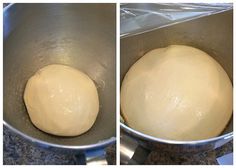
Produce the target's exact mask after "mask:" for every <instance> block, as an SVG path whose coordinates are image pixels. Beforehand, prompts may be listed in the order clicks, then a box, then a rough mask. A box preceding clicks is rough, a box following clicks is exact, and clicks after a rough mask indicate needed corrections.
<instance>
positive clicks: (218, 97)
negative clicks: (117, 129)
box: [121, 45, 233, 141]
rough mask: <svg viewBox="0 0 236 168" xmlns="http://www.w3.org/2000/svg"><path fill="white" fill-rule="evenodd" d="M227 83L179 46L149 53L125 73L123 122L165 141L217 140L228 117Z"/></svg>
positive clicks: (208, 60)
mask: <svg viewBox="0 0 236 168" xmlns="http://www.w3.org/2000/svg"><path fill="white" fill-rule="evenodd" d="M232 93H233V91H232V84H231V81H230V79H229V77H228V75H227V74H226V72H225V71H224V69H223V68H222V67H221V66H220V64H219V63H217V62H216V61H215V60H214V59H213V58H212V57H210V56H209V55H208V54H206V53H205V52H203V51H201V50H199V49H196V48H193V47H189V46H184V45H171V46H168V47H166V48H159V49H155V50H152V51H150V52H148V53H147V54H145V55H144V56H143V57H142V58H140V59H139V60H138V61H137V62H136V63H135V64H134V65H133V66H132V67H131V68H130V69H129V71H128V72H127V74H126V76H125V78H124V80H123V83H122V88H121V110H122V115H123V117H124V118H125V121H126V123H127V124H128V125H129V126H130V127H132V128H134V129H136V130H138V131H140V132H143V133H145V134H148V135H151V136H155V137H158V138H162V139H168V140H186V141H190V140H202V139H207V138H211V137H215V136H217V135H219V134H220V133H221V132H222V131H223V129H224V128H225V126H226V125H227V123H228V121H229V119H230V117H231V115H232V107H233V105H232V98H233V95H232Z"/></svg>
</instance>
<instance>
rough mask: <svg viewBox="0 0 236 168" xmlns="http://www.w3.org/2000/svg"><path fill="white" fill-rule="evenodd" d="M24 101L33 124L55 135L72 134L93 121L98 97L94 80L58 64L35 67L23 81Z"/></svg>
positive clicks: (85, 129) (87, 127) (80, 130)
mask: <svg viewBox="0 0 236 168" xmlns="http://www.w3.org/2000/svg"><path fill="white" fill-rule="evenodd" d="M24 101H25V104H26V107H27V111H28V113H29V116H30V119H31V121H32V122H33V124H34V125H35V126H36V127H37V128H39V129H40V130H42V131H45V132H47V133H50V134H53V135H59V136H76V135H80V134H82V133H84V132H86V131H88V130H89V129H90V128H91V127H92V125H93V124H94V122H95V120H96V117H97V114H98V110H99V100H98V93H97V88H96V86H95V84H94V82H93V81H92V80H91V79H90V78H89V77H88V76H87V75H86V74H84V73H82V72H81V71H79V70H77V69H75V68H72V67H69V66H65V65H59V64H52V65H48V66H46V67H44V68H42V69H40V70H38V71H37V72H36V73H35V74H34V75H33V76H32V77H31V78H30V79H29V80H28V82H27V84H26V88H25V92H24Z"/></svg>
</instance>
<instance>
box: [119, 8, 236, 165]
mask: <svg viewBox="0 0 236 168" xmlns="http://www.w3.org/2000/svg"><path fill="white" fill-rule="evenodd" d="M170 44H183V45H190V46H193V47H196V48H199V49H201V50H203V51H205V52H207V53H208V54H209V55H211V56H212V57H214V59H216V60H217V61H218V62H219V63H220V64H221V65H222V66H223V68H224V69H225V71H226V72H227V73H228V75H229V77H230V79H231V81H233V11H232V10H229V11H226V12H222V13H218V14H214V15H209V16H205V17H201V18H198V19H194V20H191V21H186V22H182V23H177V24H174V25H170V26H167V27H163V28H160V29H157V30H152V31H150V32H146V33H142V34H138V35H133V36H132V35H131V36H128V37H123V38H121V43H120V46H121V52H120V53H121V61H120V62H121V69H120V78H121V81H122V79H123V78H124V76H125V74H126V72H127V71H128V69H129V68H130V67H131V66H132V65H133V64H134V63H135V62H136V61H137V60H138V59H139V58H140V57H142V56H143V55H144V54H145V53H146V52H148V51H150V50H152V49H155V48H160V47H166V46H168V45H170ZM186 120H187V118H186ZM232 138H233V117H232V119H231V121H230V122H229V124H228V126H227V128H225V130H224V132H222V134H221V135H219V136H218V137H215V138H211V139H206V140H199V141H173V140H168V139H160V138H157V137H152V136H148V135H146V134H144V133H141V132H139V131H136V130H134V129H132V128H130V127H128V126H127V125H125V124H124V123H121V161H122V162H123V163H124V164H127V163H128V162H129V159H132V157H133V154H134V152H135V150H136V148H137V147H138V145H141V146H142V147H144V148H146V149H151V150H157V151H159V152H161V151H168V152H176V153H180V154H181V153H183V152H184V153H186V152H187V153H197V152H202V151H207V150H212V149H215V148H218V147H220V146H222V145H224V144H225V143H227V142H228V141H230V140H232ZM139 150H140V149H139Z"/></svg>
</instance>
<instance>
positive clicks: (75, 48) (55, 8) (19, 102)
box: [3, 4, 116, 151]
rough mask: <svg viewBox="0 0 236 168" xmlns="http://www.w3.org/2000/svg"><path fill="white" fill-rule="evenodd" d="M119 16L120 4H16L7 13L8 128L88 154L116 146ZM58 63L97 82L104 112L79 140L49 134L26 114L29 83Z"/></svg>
mask: <svg viewBox="0 0 236 168" xmlns="http://www.w3.org/2000/svg"><path fill="white" fill-rule="evenodd" d="M115 13H116V7H115V4H13V5H10V6H8V7H6V8H5V9H4V18H3V19H4V47H3V56H4V58H3V64H4V67H3V72H4V74H3V81H4V83H3V84H4V92H3V96H4V101H3V106H4V108H3V111H4V113H3V118H4V125H6V126H7V127H8V128H10V129H11V130H13V131H14V132H16V133H17V134H19V135H21V136H23V137H24V138H25V139H27V140H29V141H31V142H33V143H36V144H38V145H41V146H44V147H47V148H57V149H60V148H62V149H75V150H76V151H78V150H80V151H82V150H83V151H84V150H86V151H87V150H96V149H100V148H104V147H106V146H108V145H110V144H112V143H114V142H115V136H116V108H115V102H116V101H115V100H116V98H115V96H116V94H115V90H116V89H115V88H116V80H115V47H116V37H115V36H116V14H115ZM54 63H57V64H65V65H69V66H72V67H75V68H77V69H79V70H81V71H83V72H85V73H86V74H87V75H89V76H90V77H91V78H92V79H93V80H94V81H95V83H96V86H97V89H98V93H99V101H100V110H99V114H98V117H97V120H96V122H95V124H94V125H93V127H92V128H91V129H90V130H89V131H88V132H86V133H84V134H82V135H80V136H76V137H59V136H53V135H49V134H47V133H44V132H42V131H40V130H39V129H37V128H36V127H34V126H33V124H32V123H31V121H30V119H29V116H28V114H27V111H26V107H25V105H24V101H23V93H24V88H25V85H26V82H27V80H28V79H29V78H30V77H31V76H32V75H33V74H34V73H35V72H36V71H37V70H38V69H40V68H42V67H44V66H46V65H49V64H54ZM78 122H79V119H78Z"/></svg>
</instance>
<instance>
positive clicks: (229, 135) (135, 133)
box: [120, 122, 233, 145]
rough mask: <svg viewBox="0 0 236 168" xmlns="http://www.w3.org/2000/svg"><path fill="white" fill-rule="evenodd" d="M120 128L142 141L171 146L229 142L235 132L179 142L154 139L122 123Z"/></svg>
mask: <svg viewBox="0 0 236 168" xmlns="http://www.w3.org/2000/svg"><path fill="white" fill-rule="evenodd" d="M120 127H121V129H122V130H124V131H125V132H126V133H128V134H131V135H133V136H135V137H138V138H140V139H143V140H148V141H152V142H157V143H165V144H171V145H200V144H205V143H211V142H216V141H218V140H221V139H224V140H227V139H232V138H233V131H232V132H229V133H226V134H223V135H220V136H217V137H213V138H209V139H203V140H194V141H177V140H168V139H162V138H157V137H154V136H151V135H147V134H144V133H142V132H139V131H137V130H135V129H133V128H130V127H128V126H127V125H125V124H124V123H122V122H120Z"/></svg>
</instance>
